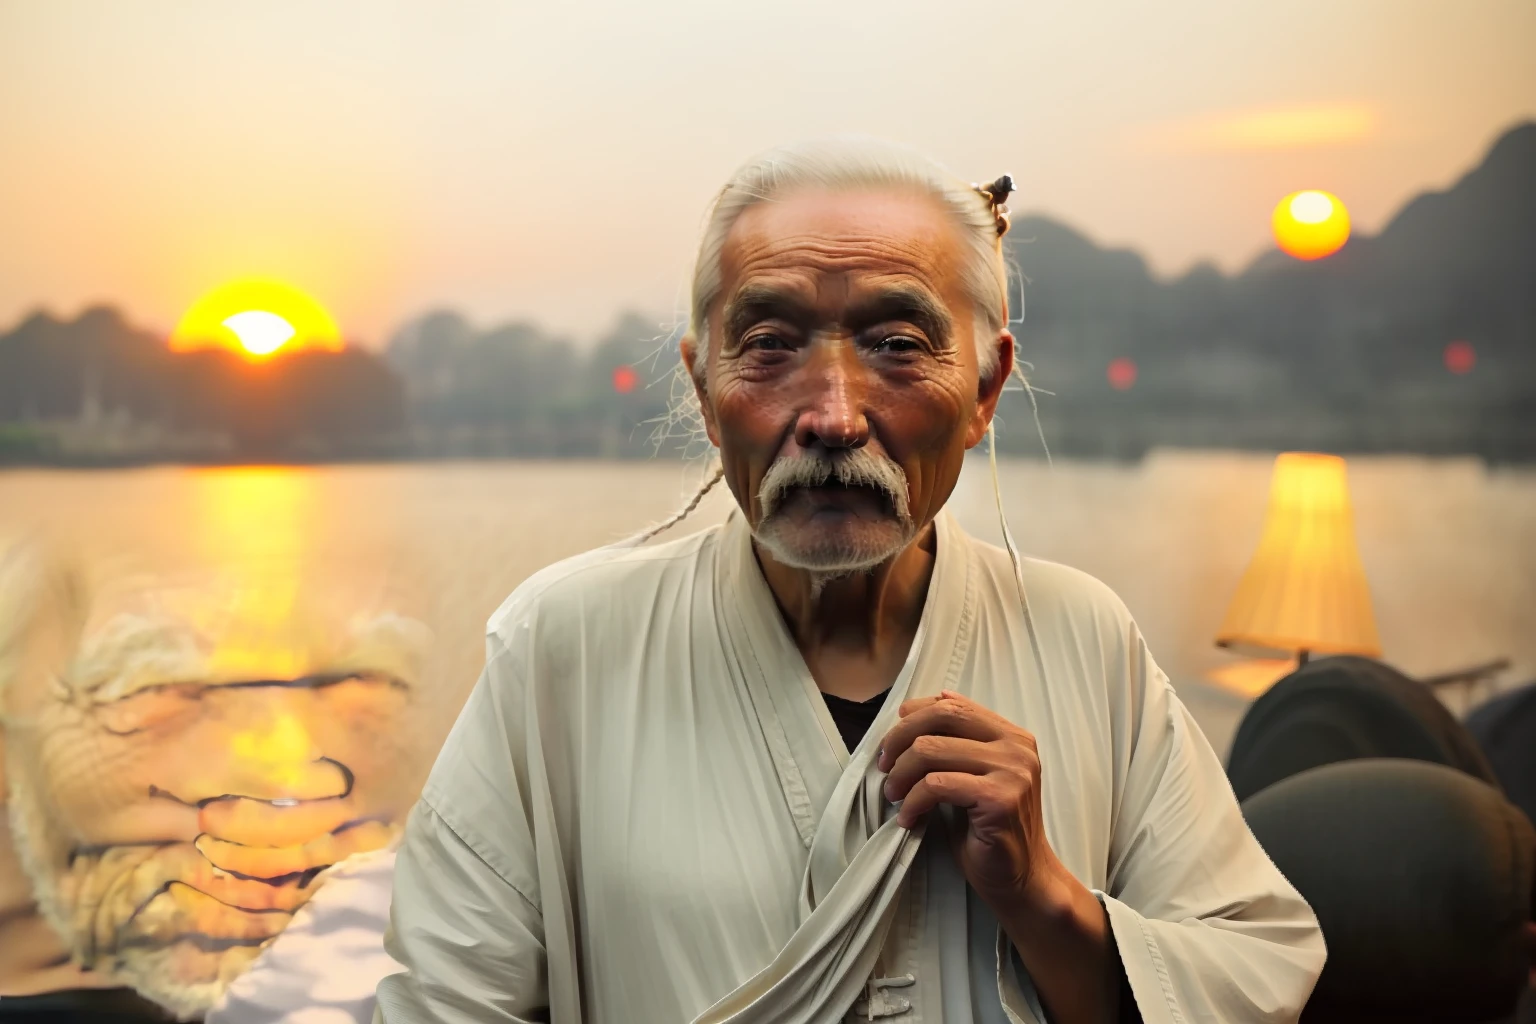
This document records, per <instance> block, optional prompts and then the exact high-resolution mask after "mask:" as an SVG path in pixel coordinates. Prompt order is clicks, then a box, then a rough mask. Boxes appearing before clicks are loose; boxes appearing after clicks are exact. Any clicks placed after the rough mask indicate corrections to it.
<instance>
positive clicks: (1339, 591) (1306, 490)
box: [1216, 452, 1381, 663]
mask: <svg viewBox="0 0 1536 1024" xmlns="http://www.w3.org/2000/svg"><path fill="white" fill-rule="evenodd" d="M1216 643H1217V645H1218V646H1220V647H1232V648H1238V649H1247V650H1253V651H1258V652H1263V653H1271V654H1273V653H1280V654H1287V655H1294V656H1295V657H1296V658H1297V660H1298V661H1300V662H1302V663H1305V662H1306V660H1307V656H1308V655H1309V654H1311V653H1313V652H1317V653H1320V654H1363V655H1367V656H1370V657H1376V656H1379V655H1380V654H1381V641H1380V640H1379V639H1378V638H1377V635H1376V618H1375V615H1374V614H1373V613H1372V611H1371V594H1370V589H1369V587H1368V586H1367V585H1366V580H1365V568H1364V566H1362V565H1361V563H1360V552H1359V550H1358V549H1357V548H1356V547H1355V524H1354V513H1353V512H1352V510H1351V508H1350V503H1349V487H1348V484H1347V482H1346V479H1345V471H1344V460H1343V459H1341V458H1339V457H1338V456H1336V455H1314V454H1311V453H1305V452H1287V453H1285V454H1283V455H1281V456H1279V457H1278V458H1277V459H1275V470H1274V476H1273V477H1272V479H1271V481H1270V488H1269V509H1268V511H1267V512H1266V513H1265V517H1264V531H1263V534H1262V536H1261V537H1260V539H1259V547H1258V550H1257V551H1255V552H1254V555H1253V560H1252V561H1251V562H1249V564H1248V568H1247V570H1246V571H1245V572H1244V573H1243V577H1242V580H1241V581H1240V582H1239V583H1238V585H1237V593H1236V594H1234V595H1233V596H1232V603H1231V605H1230V606H1228V608H1227V615H1226V619H1225V620H1224V621H1223V622H1222V624H1221V629H1220V631H1219V632H1218V633H1217V634H1216Z"/></svg>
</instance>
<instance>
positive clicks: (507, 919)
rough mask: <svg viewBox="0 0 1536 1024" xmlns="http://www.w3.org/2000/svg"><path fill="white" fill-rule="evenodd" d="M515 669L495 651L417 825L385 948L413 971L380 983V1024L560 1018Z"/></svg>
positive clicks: (406, 848) (519, 1023) (408, 842)
mask: <svg viewBox="0 0 1536 1024" xmlns="http://www.w3.org/2000/svg"><path fill="white" fill-rule="evenodd" d="M509 662H510V659H509V657H508V655H507V652H506V650H505V648H499V647H497V646H496V645H494V644H493V645H492V647H491V652H490V657H489V658H488V660H487V663H486V668H485V671H484V672H483V673H482V674H481V677H480V680H479V682H478V683H477V684H476V685H475V689H474V691H473V692H472V693H471V695H470V698H469V700H468V701H467V702H466V704H465V706H464V710H463V711H462V712H461V714H460V716H459V719H458V721H457V723H456V724H455V725H454V727H453V730H452V731H451V732H450V733H449V736H448V739H447V741H446V742H445V743H444V745H443V750H442V753H441V754H439V755H438V760H437V763H436V764H435V765H434V766H433V769H432V773H431V775H430V777H429V778H428V780H427V784H426V786H425V787H424V788H423V791H422V796H421V799H420V801H419V802H418V803H417V804H416V806H415V808H414V809H413V810H412V811H411V814H410V817H409V819H408V820H407V822H406V826H405V835H404V837H403V839H402V841H401V844H400V849H399V853H398V854H397V856H396V863H395V878H394V893H393V900H392V903H391V907H390V924H389V929H388V930H387V932H386V933H385V941H384V948H385V949H386V950H387V951H388V953H389V955H390V956H392V957H394V958H395V960H397V961H398V962H399V963H400V964H401V966H403V967H404V968H405V970H404V971H403V972H401V973H397V974H393V975H390V976H389V977H387V978H385V979H384V980H383V981H381V982H380V983H379V986H378V1013H377V1015H376V1017H375V1021H376V1022H377V1021H385V1022H388V1024H433V1022H443V1024H458V1022H462V1024H471V1022H473V1024H524V1022H532V1021H542V1020H548V1019H549V1017H548V1012H549V1011H548V1008H549V996H548V971H547V957H546V954H545V948H544V923H543V915H542V913H541V910H540V905H539V886H538V883H537V877H538V876H537V868H536V856H535V850H534V839H533V837H534V828H533V822H532V818H533V816H534V812H533V809H532V808H531V807H530V805H529V799H528V797H529V787H528V772H527V770H526V769H527V764H526V759H527V753H528V752H527V750H526V744H525V743H523V742H522V739H523V729H522V727H521V724H520V719H521V715H520V714H519V713H518V712H519V705H520V704H521V699H520V695H519V693H518V691H519V689H520V680H518V679H516V678H515V676H517V675H518V673H516V672H515V671H513V669H512V667H511V665H510V664H509Z"/></svg>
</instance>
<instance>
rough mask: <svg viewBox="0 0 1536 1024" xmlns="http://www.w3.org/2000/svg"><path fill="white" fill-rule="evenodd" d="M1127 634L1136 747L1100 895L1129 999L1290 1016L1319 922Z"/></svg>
mask: <svg viewBox="0 0 1536 1024" xmlns="http://www.w3.org/2000/svg"><path fill="white" fill-rule="evenodd" d="M1130 641H1131V642H1130V645H1129V649H1128V652H1127V654H1128V659H1127V666H1126V667H1127V669H1128V674H1129V678H1128V680H1127V682H1128V684H1129V685H1128V692H1127V696H1128V697H1131V698H1132V710H1133V712H1135V713H1133V714H1132V715H1130V716H1128V722H1129V730H1130V736H1131V740H1132V746H1131V753H1130V759H1129V764H1128V768H1127V771H1126V776H1125V781H1124V786H1123V788H1122V791H1121V794H1120V801H1119V808H1118V813H1117V816H1116V821H1115V826H1114V832H1113V839H1112V843H1111V860H1110V871H1109V874H1108V881H1107V885H1106V888H1107V891H1106V892H1096V893H1095V895H1097V896H1099V897H1100V899H1101V900H1102V901H1103V903H1104V905H1105V907H1106V909H1107V910H1108V912H1109V918H1110V923H1111V926H1112V928H1113V930H1114V935H1115V942H1116V944H1117V946H1118V947H1119V951H1120V958H1121V961H1122V962H1123V964H1124V965H1125V973H1126V977H1127V979H1128V980H1129V982H1130V987H1131V990H1132V991H1133V992H1134V993H1135V996H1136V1005H1137V1008H1138V1009H1139V1010H1140V1012H1141V1017H1142V1019H1143V1020H1144V1021H1147V1022H1148V1024H1183V1022H1191V1021H1197V1020H1211V1021H1244V1022H1249V1021H1252V1022H1260V1021H1265V1022H1282V1021H1295V1020H1296V1019H1297V1018H1298V1017H1299V1016H1300V1014H1301V1010H1302V1007H1303V1006H1304V1005H1305V1004H1306V1001H1307V998H1308V997H1309V996H1310V995H1311V993H1312V986H1313V985H1314V984H1315V983H1316V981H1317V977H1318V975H1319V974H1320V973H1321V971H1322V968H1323V959H1324V955H1325V954H1324V947H1323V937H1322V932H1321V931H1320V930H1319V928H1318V924H1317V919H1316V917H1315V916H1314V915H1313V914H1312V910H1311V908H1310V907H1308V906H1307V904H1306V901H1305V900H1303V899H1302V897H1301V895H1300V894H1299V893H1298V892H1297V891H1296V890H1295V889H1294V888H1293V887H1292V886H1291V884H1290V883H1289V882H1287V881H1286V880H1285V877H1284V876H1283V875H1281V874H1280V872H1279V870H1278V869H1277V868H1276V867H1275V866H1274V864H1273V863H1272V862H1271V861H1270V859H1269V857H1268V856H1267V855H1266V854H1265V853H1264V850H1263V849H1262V848H1261V847H1260V846H1259V843H1258V841H1257V840H1256V839H1255V838H1254V837H1253V833H1252V832H1250V831H1249V829H1248V825H1247V823H1246V822H1245V821H1244V820H1243V816H1242V812H1241V810H1240V809H1239V807H1238V804H1237V799H1236V797H1234V796H1233V794H1232V787H1231V786H1230V785H1229V784H1228V783H1227V778H1226V774H1225V773H1224V772H1223V771H1222V767H1221V762H1220V761H1219V760H1218V759H1217V757H1216V753H1215V751H1213V750H1212V749H1211V746H1210V744H1209V743H1208V742H1207V741H1206V739H1205V736H1204V735H1203V734H1202V733H1201V732H1200V729H1199V727H1198V726H1197V725H1196V724H1195V722H1194V719H1193V718H1192V716H1191V715H1190V713H1189V711H1188V710H1186V709H1185V707H1184V705H1183V703H1182V702H1181V701H1180V700H1179V699H1178V696H1177V695H1176V694H1175V693H1174V692H1173V688H1172V687H1171V686H1170V685H1169V682H1168V679H1167V677H1166V676H1165V675H1163V673H1162V672H1161V670H1159V669H1158V668H1157V665H1156V664H1155V663H1154V662H1153V661H1152V658H1151V656H1150V655H1149V654H1148V652H1147V649H1146V645H1145V643H1144V642H1143V641H1142V640H1141V638H1140V636H1139V635H1136V634H1135V631H1134V629H1133V631H1132V636H1131V638H1130ZM1137 698H1139V699H1137Z"/></svg>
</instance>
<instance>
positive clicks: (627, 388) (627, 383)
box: [613, 366, 640, 395]
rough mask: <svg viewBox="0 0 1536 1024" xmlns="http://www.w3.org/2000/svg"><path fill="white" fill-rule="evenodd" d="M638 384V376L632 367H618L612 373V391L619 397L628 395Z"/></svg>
mask: <svg viewBox="0 0 1536 1024" xmlns="http://www.w3.org/2000/svg"><path fill="white" fill-rule="evenodd" d="M639 383H640V375H639V374H638V373H636V372H635V368H634V367H633V366H620V367H618V368H617V369H615V370H614V371H613V390H615V391H617V392H618V393H619V394H621V395H627V394H629V393H630V392H631V391H633V390H635V385H636V384H639Z"/></svg>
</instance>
